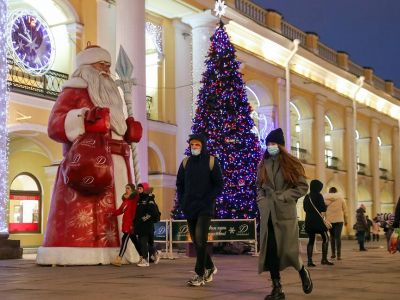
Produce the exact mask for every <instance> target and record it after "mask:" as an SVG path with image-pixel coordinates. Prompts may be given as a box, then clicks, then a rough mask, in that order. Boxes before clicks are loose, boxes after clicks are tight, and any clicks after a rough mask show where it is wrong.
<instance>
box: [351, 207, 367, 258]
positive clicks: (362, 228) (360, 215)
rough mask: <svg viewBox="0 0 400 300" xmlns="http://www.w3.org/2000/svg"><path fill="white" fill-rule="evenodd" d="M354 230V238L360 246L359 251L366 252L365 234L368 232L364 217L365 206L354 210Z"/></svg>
mask: <svg viewBox="0 0 400 300" xmlns="http://www.w3.org/2000/svg"><path fill="white" fill-rule="evenodd" d="M354 229H355V230H356V237H357V241H358V244H359V246H360V251H367V249H366V248H365V246H364V243H365V232H366V231H367V230H368V224H367V219H366V217H365V205H364V204H361V205H360V207H359V208H358V209H357V210H356V224H355V225H354Z"/></svg>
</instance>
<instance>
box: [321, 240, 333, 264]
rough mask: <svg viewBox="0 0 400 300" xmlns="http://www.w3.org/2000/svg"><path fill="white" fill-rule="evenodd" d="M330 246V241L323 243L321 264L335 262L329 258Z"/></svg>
mask: <svg viewBox="0 0 400 300" xmlns="http://www.w3.org/2000/svg"><path fill="white" fill-rule="evenodd" d="M328 247H329V244H328V242H326V243H322V260H321V265H329V266H332V265H333V262H330V261H329V260H328Z"/></svg>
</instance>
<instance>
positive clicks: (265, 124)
mask: <svg viewBox="0 0 400 300" xmlns="http://www.w3.org/2000/svg"><path fill="white" fill-rule="evenodd" d="M257 113H258V118H259V119H260V120H259V121H258V131H259V134H260V139H261V140H262V143H263V144H264V142H265V138H266V137H267V135H268V133H270V132H271V130H273V129H275V128H276V126H275V107H274V106H273V105H266V106H260V107H259V108H257Z"/></svg>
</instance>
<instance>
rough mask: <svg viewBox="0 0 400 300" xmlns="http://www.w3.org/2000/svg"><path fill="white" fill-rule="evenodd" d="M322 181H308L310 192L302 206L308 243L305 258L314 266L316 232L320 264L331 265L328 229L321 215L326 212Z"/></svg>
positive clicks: (309, 264)
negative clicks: (320, 252) (320, 239)
mask: <svg viewBox="0 0 400 300" xmlns="http://www.w3.org/2000/svg"><path fill="white" fill-rule="evenodd" d="M323 186H324V185H323V183H322V182H321V181H319V180H316V179H314V180H312V181H311V183H310V193H309V194H308V195H306V197H305V198H304V202H303V208H304V211H305V212H306V220H305V230H306V232H307V234H308V237H309V239H308V244H307V258H308V266H309V267H315V264H314V262H313V260H312V255H313V249H314V243H315V235H316V234H317V233H318V234H320V235H321V238H322V260H321V264H322V265H333V263H332V262H330V261H329V260H328V246H329V236H328V229H327V228H326V226H325V224H324V221H323V220H322V217H321V215H323V214H324V213H325V212H326V205H325V202H324V197H323V196H322V194H321V191H322V187H323Z"/></svg>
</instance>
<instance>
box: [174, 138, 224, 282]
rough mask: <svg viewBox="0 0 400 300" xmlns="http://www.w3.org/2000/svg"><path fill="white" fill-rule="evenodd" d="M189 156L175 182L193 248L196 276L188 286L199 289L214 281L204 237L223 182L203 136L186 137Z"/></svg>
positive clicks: (217, 164) (216, 162) (212, 266)
mask: <svg viewBox="0 0 400 300" xmlns="http://www.w3.org/2000/svg"><path fill="white" fill-rule="evenodd" d="M189 145H190V152H191V155H190V156H189V157H187V158H185V159H184V160H183V161H182V163H181V165H180V166H179V170H178V175H177V179H176V187H177V196H178V201H179V205H180V207H181V208H182V210H183V212H184V213H185V215H186V218H187V222H188V226H189V232H190V237H191V239H192V241H193V244H194V246H195V249H196V255H197V259H196V266H195V272H196V275H195V276H194V277H193V278H192V279H191V280H189V281H188V282H187V283H188V284H189V285H191V286H201V285H204V284H205V282H210V281H212V280H213V275H214V274H215V273H217V268H216V267H215V266H214V263H213V262H212V260H211V257H210V255H209V254H208V253H207V237H208V231H209V227H210V222H211V218H212V216H213V215H214V209H215V198H216V197H217V196H218V195H219V194H220V193H221V192H222V189H223V186H224V183H223V179H222V172H221V168H220V166H219V163H218V161H217V159H216V158H215V157H213V156H210V155H209V154H208V153H207V145H206V140H205V138H204V137H203V136H202V135H199V134H192V135H190V136H189Z"/></svg>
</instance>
